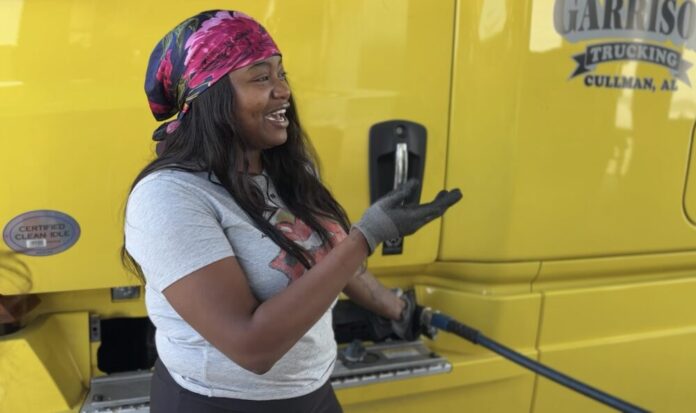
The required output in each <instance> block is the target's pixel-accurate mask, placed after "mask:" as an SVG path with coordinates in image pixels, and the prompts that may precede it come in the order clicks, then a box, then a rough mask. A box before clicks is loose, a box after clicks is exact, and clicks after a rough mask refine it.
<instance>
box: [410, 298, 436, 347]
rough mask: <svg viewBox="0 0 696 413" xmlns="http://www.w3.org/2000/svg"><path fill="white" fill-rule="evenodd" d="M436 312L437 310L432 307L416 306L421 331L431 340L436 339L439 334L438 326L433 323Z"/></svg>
mask: <svg viewBox="0 0 696 413" xmlns="http://www.w3.org/2000/svg"><path fill="white" fill-rule="evenodd" d="M436 313H437V311H434V310H433V309H432V308H430V307H422V306H420V305H419V306H416V314H415V316H416V319H417V320H418V321H419V323H420V330H421V331H420V333H421V334H422V335H424V336H426V337H428V338H429V339H431V340H435V336H437V327H435V326H433V324H432V321H433V314H436Z"/></svg>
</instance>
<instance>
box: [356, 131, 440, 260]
mask: <svg viewBox="0 0 696 413" xmlns="http://www.w3.org/2000/svg"><path fill="white" fill-rule="evenodd" d="M426 138H427V132H426V129H425V127H424V126H423V125H420V124H418V123H415V122H410V121H407V120H390V121H386V122H380V123H377V124H375V125H373V126H372V127H371V128H370V148H369V156H370V159H369V166H370V201H371V202H372V203H374V202H375V201H377V200H378V199H379V198H381V197H382V196H384V195H385V194H387V193H388V192H389V191H391V190H393V189H395V188H397V187H399V186H400V185H402V184H404V183H405V182H406V181H408V180H409V179H411V178H415V179H418V180H419V182H420V183H421V184H419V186H418V188H417V190H416V191H415V194H414V195H412V196H410V197H409V198H408V199H406V201H405V202H404V204H406V205H415V204H418V201H419V200H420V193H421V188H422V182H423V172H424V171H425V146H426ZM403 243H404V241H403V238H395V239H392V240H388V241H385V242H384V244H383V245H382V255H392V254H401V253H402V252H403Z"/></svg>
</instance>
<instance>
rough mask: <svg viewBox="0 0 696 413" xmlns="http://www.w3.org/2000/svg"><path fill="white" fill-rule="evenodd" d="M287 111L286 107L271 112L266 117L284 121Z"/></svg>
mask: <svg viewBox="0 0 696 413" xmlns="http://www.w3.org/2000/svg"><path fill="white" fill-rule="evenodd" d="M285 111H286V109H279V110H276V111H275V112H271V113H269V114H268V115H266V117H267V118H268V119H271V120H275V121H278V122H282V121H284V120H285Z"/></svg>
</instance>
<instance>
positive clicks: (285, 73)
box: [278, 72, 288, 80]
mask: <svg viewBox="0 0 696 413" xmlns="http://www.w3.org/2000/svg"><path fill="white" fill-rule="evenodd" d="M287 77H288V72H281V73H280V74H279V75H278V79H283V80H285V79H287Z"/></svg>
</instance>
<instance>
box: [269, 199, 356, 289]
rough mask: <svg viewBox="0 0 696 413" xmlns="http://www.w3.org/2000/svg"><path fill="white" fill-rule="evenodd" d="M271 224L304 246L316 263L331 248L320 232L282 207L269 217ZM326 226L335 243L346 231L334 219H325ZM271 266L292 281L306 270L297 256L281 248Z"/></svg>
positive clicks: (339, 240) (341, 238)
mask: <svg viewBox="0 0 696 413" xmlns="http://www.w3.org/2000/svg"><path fill="white" fill-rule="evenodd" d="M269 221H270V223H271V225H273V226H275V227H276V228H278V229H279V230H280V231H281V232H282V233H283V234H284V235H285V236H286V237H287V238H288V239H289V240H291V241H293V242H295V243H296V244H297V245H299V246H301V247H302V248H304V249H305V250H306V251H308V252H309V254H310V255H311V256H312V258H313V259H314V263H315V264H316V263H319V262H320V261H321V260H322V259H323V258H324V257H325V256H326V254H328V253H329V251H330V248H324V245H323V243H322V241H321V238H320V237H319V234H317V233H316V232H314V231H312V228H310V227H309V226H308V225H307V224H305V223H304V222H303V221H302V220H301V219H299V218H297V217H295V215H294V214H293V213H292V212H290V211H288V210H286V209H282V208H278V209H276V210H275V211H274V212H273V213H272V214H271V217H270V219H269ZM323 224H324V228H326V230H327V231H328V232H329V234H330V236H331V240H332V241H333V243H334V245H336V244H337V243H339V242H341V241H342V240H343V239H344V238H345V237H346V233H345V231H343V228H341V226H340V225H339V224H338V223H336V222H334V221H324V222H323ZM269 266H270V267H271V268H273V269H275V270H278V271H280V272H282V273H283V274H285V276H286V277H288V279H289V280H290V282H292V281H294V280H296V279H298V278H300V276H301V275H302V274H304V272H305V267H304V266H303V265H302V263H301V262H299V261H298V260H297V259H295V257H293V256H292V255H290V254H288V253H287V252H286V251H285V250H284V249H282V248H281V250H280V252H279V253H278V255H277V256H276V257H275V258H274V259H273V261H271V263H270V264H269Z"/></svg>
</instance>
